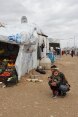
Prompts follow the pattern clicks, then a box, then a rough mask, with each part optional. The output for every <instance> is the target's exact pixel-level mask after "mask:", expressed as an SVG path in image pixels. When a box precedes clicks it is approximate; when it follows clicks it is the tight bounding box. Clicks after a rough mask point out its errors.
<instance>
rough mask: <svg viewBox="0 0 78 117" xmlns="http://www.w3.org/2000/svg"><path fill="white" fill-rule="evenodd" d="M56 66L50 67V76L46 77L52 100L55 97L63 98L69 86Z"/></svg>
mask: <svg viewBox="0 0 78 117" xmlns="http://www.w3.org/2000/svg"><path fill="white" fill-rule="evenodd" d="M58 69H59V68H57V66H55V65H53V66H51V72H52V75H51V76H50V77H48V84H49V86H50V88H51V90H52V93H53V98H55V97H57V96H59V95H60V96H65V95H66V92H67V91H69V90H70V89H69V87H70V85H69V84H68V81H67V80H66V78H65V75H64V74H63V73H62V72H60V71H59V70H58Z"/></svg>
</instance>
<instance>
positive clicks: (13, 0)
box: [0, 0, 78, 46]
mask: <svg viewBox="0 0 78 117" xmlns="http://www.w3.org/2000/svg"><path fill="white" fill-rule="evenodd" d="M22 16H26V17H27V19H28V22H30V23H34V24H37V25H38V26H39V27H40V29H42V31H43V32H44V33H45V34H46V35H48V37H50V38H51V37H52V38H56V39H60V40H61V43H62V44H63V46H78V0H0V21H2V22H6V23H7V24H8V23H12V22H18V21H20V19H21V17H22Z"/></svg>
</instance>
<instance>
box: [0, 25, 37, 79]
mask: <svg viewBox="0 0 78 117" xmlns="http://www.w3.org/2000/svg"><path fill="white" fill-rule="evenodd" d="M37 36H38V35H37V28H36V27H35V25H32V24H28V23H26V24H25V23H22V24H16V25H6V26H5V27H0V51H2V52H1V53H0V59H1V58H2V57H3V58H4V59H7V58H8V59H9V58H10V57H11V58H13V59H15V68H16V71H17V74H18V80H20V78H21V76H23V75H24V74H25V73H28V72H29V71H30V70H31V69H33V68H36V67H37V38H38V37H37Z"/></svg>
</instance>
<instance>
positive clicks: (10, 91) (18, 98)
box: [0, 55, 78, 117]
mask: <svg viewBox="0 0 78 117" xmlns="http://www.w3.org/2000/svg"><path fill="white" fill-rule="evenodd" d="M55 64H56V65H57V66H58V67H59V68H60V71H62V72H64V74H65V76H66V78H67V80H68V81H69V83H70V85H71V90H70V91H69V92H68V94H67V96H66V97H64V98H62V97H58V98H56V99H53V98H52V92H51V90H50V88H49V86H48V83H47V82H48V79H47V77H48V76H49V75H50V71H46V72H47V74H46V75H40V74H39V73H36V72H35V74H38V75H39V77H38V78H39V79H42V80H43V82H28V81H26V79H27V78H28V75H26V76H25V77H23V78H22V80H21V81H20V83H18V85H17V86H13V87H7V88H2V87H0V117H78V91H77V90H78V58H77V57H73V58H72V57H71V56H69V55H67V56H66V55H64V56H63V57H62V58H61V59H58V60H57V61H56V62H55Z"/></svg>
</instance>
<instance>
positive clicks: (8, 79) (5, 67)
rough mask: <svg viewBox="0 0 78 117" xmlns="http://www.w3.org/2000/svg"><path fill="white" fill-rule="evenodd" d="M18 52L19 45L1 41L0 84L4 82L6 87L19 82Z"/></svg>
mask: <svg viewBox="0 0 78 117" xmlns="http://www.w3.org/2000/svg"><path fill="white" fill-rule="evenodd" d="M18 52H19V45H16V44H10V43H5V42H1V41H0V82H3V83H4V84H5V85H6V86H8V85H9V84H16V83H17V82H18V75H17V72H16V69H15V61H16V58H17V56H18Z"/></svg>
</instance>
